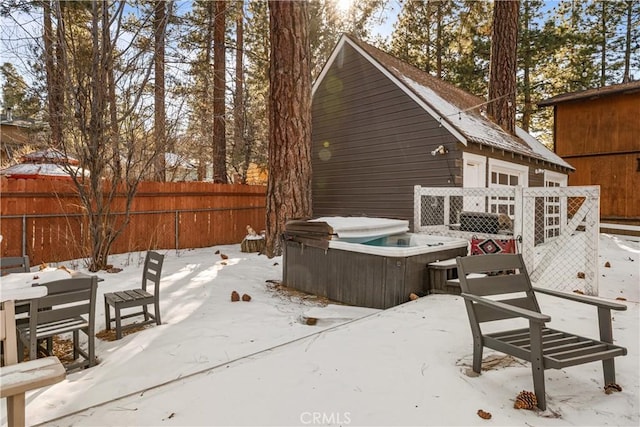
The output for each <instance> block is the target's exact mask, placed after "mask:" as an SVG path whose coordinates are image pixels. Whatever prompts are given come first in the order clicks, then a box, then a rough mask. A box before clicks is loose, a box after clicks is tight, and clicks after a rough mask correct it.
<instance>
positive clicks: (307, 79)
mask: <svg viewBox="0 0 640 427" xmlns="http://www.w3.org/2000/svg"><path fill="white" fill-rule="evenodd" d="M269 25H270V39H271V60H270V94H269V104H270V110H269V183H268V187H267V216H266V225H267V238H266V253H267V256H269V257H273V256H277V255H280V254H281V253H282V243H281V241H280V234H281V233H282V232H283V231H284V226H285V223H286V221H287V220H289V219H294V218H304V217H309V216H311V64H310V58H309V52H310V48H309V36H308V34H309V33H308V31H309V14H308V4H307V2H306V1H277V0H271V1H269Z"/></svg>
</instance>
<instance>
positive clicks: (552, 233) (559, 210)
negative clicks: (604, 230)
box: [414, 186, 600, 295]
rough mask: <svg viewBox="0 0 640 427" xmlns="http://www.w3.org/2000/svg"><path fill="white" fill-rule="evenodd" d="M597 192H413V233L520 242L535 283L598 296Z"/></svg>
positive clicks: (563, 189) (542, 189)
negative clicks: (514, 239)
mask: <svg viewBox="0 0 640 427" xmlns="http://www.w3.org/2000/svg"><path fill="white" fill-rule="evenodd" d="M599 194H600V189H599V187H530V188H523V187H495V188H458V187H456V188H441V187H438V188H430V187H420V186H416V187H415V197H414V231H416V232H421V233H428V234H440V235H447V236H457V237H464V238H467V239H471V237H472V236H478V237H482V238H489V237H491V238H500V239H506V238H516V239H517V240H518V241H519V245H518V247H519V250H520V252H521V253H522V254H523V258H524V260H525V263H526V265H527V269H528V270H529V273H530V275H531V279H532V281H533V282H534V283H535V284H536V285H537V286H544V287H549V288H554V289H558V290H563V291H567V292H572V291H581V292H583V293H585V294H588V295H597V294H598V233H599Z"/></svg>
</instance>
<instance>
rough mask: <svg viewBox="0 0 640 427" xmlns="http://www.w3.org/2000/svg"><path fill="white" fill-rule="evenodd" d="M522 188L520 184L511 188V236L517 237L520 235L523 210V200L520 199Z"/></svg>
mask: <svg viewBox="0 0 640 427" xmlns="http://www.w3.org/2000/svg"><path fill="white" fill-rule="evenodd" d="M523 191H524V188H523V187H521V186H517V187H515V188H514V189H513V192H514V198H513V199H514V200H513V204H514V206H513V209H514V212H513V237H515V238H517V237H518V236H522V213H523V212H524V211H523V205H522V203H523V201H522V193H523Z"/></svg>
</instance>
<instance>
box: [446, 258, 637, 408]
mask: <svg viewBox="0 0 640 427" xmlns="http://www.w3.org/2000/svg"><path fill="white" fill-rule="evenodd" d="M456 262H457V264H458V276H459V278H460V286H461V288H462V294H461V296H462V297H463V298H464V301H465V305H466V308H467V314H468V316H469V323H470V325H471V331H472V334H473V370H474V371H475V372H476V373H480V368H481V364H482V350H483V347H489V348H492V349H494V350H497V351H500V352H502V353H506V354H510V355H512V356H515V357H518V358H520V359H524V360H527V361H529V362H530V363H531V370H532V373H533V386H534V392H535V394H536V397H537V401H538V407H539V408H540V409H542V410H545V409H546V400H545V388H544V370H545V369H563V368H566V367H568V366H575V365H580V364H583V363H589V362H595V361H602V367H603V370H604V382H605V387H606V386H607V385H609V384H615V382H616V374H615V366H614V358H615V357H617V356H624V355H626V354H627V349H626V348H624V347H620V346H617V345H614V344H613V331H612V326H611V310H626V309H627V307H626V306H625V305H622V304H616V303H612V302H608V301H602V300H598V299H595V298H589V297H585V296H581V295H574V294H566V293H563V292H558V291H554V290H549V289H542V288H538V287H532V286H531V281H530V280H529V275H528V274H527V271H526V268H525V265H524V261H523V260H522V255H519V254H513V255H511V254H505V255H476V256H469V257H464V258H461V257H458V258H457V260H456ZM505 271H511V272H513V273H512V274H498V275H491V273H495V272H505ZM474 273H475V274H474ZM478 273H482V274H485V273H487V274H488V275H487V276H485V277H478ZM470 274H474V275H473V276H469V275H470ZM536 293H543V294H547V295H553V296H556V297H560V298H565V299H568V300H571V301H576V302H581V303H585V304H590V305H594V306H596V307H597V308H598V324H599V327H600V340H595V339H590V338H584V337H581V336H578V335H574V334H571V333H568V332H562V331H558V330H555V329H551V328H548V327H546V325H545V324H546V323H547V322H550V321H551V317H549V316H547V315H546V314H542V313H541V311H540V306H539V305H538V301H537V299H536V295H535V294H536ZM508 294H511V295H508ZM513 294H519V295H517V296H515V297H514V295H513ZM498 295H501V297H500V298H502V297H504V296H506V297H507V298H506V299H498V297H497V296H498ZM488 296H493V298H494V299H490V298H487V297H488ZM513 318H523V319H527V320H528V321H529V327H525V328H521V329H512V330H504V331H499V332H493V333H483V332H482V329H481V324H482V323H484V322H489V321H496V320H505V319H513Z"/></svg>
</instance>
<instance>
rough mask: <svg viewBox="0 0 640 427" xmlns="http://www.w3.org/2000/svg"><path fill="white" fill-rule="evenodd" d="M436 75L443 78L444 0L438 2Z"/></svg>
mask: <svg viewBox="0 0 640 427" xmlns="http://www.w3.org/2000/svg"><path fill="white" fill-rule="evenodd" d="M436 7H437V11H436V77H438V78H439V79H441V78H442V1H437V2H436Z"/></svg>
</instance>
